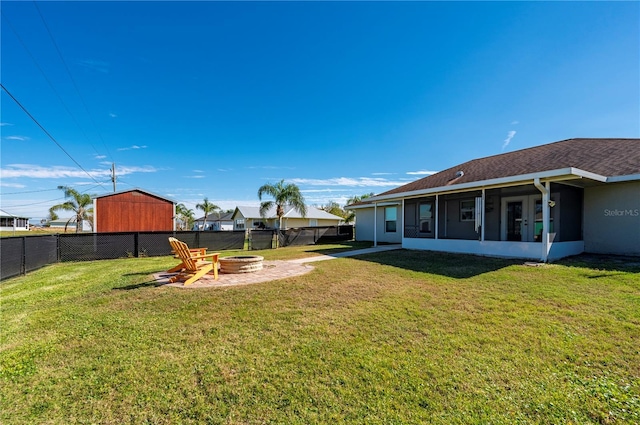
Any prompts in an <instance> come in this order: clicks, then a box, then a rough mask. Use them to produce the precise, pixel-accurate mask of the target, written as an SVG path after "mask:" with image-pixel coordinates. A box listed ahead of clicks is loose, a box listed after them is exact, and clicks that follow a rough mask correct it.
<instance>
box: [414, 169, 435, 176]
mask: <svg viewBox="0 0 640 425" xmlns="http://www.w3.org/2000/svg"><path fill="white" fill-rule="evenodd" d="M435 173H437V171H429V170H420V171H407V174H409V175H410V176H430V175H432V174H435Z"/></svg>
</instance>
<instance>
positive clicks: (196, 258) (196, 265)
mask: <svg viewBox="0 0 640 425" xmlns="http://www.w3.org/2000/svg"><path fill="white" fill-rule="evenodd" d="M169 243H170V244H171V247H172V248H173V250H174V252H175V253H176V255H177V256H178V258H180V260H182V264H183V266H184V267H183V268H182V269H181V270H180V272H179V273H178V274H177V275H175V276H173V277H172V278H171V279H169V282H171V283H173V282H177V281H181V282H184V284H185V285H190V284H192V283H193V282H195V281H197V280H198V279H200V278H201V277H202V276H204V275H205V274H207V273H209V272H210V271H213V276H214V278H215V279H216V280H218V258H219V257H220V254H219V253H217V252H214V253H211V254H201V253H198V252H193V251H190V250H189V247H188V246H187V244H186V243H184V242H182V241H179V240H178V239H176V238H169ZM206 258H210V259H211V260H210V261H206V260H205V259H206Z"/></svg>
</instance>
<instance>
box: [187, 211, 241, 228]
mask: <svg viewBox="0 0 640 425" xmlns="http://www.w3.org/2000/svg"><path fill="white" fill-rule="evenodd" d="M232 216H233V213H224V214H220V216H219V217H218V213H211V214H209V215H208V216H207V222H206V223H205V222H204V216H202V217H200V218H198V219H197V220H195V221H194V222H193V230H233V219H232V218H231V217H232Z"/></svg>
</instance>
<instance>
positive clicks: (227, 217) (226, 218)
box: [195, 212, 233, 221]
mask: <svg viewBox="0 0 640 425" xmlns="http://www.w3.org/2000/svg"><path fill="white" fill-rule="evenodd" d="M232 217H233V213H232V212H230V213H224V214H220V218H218V213H211V214H209V215H208V216H207V221H218V220H220V221H231V219H232ZM195 221H204V216H202V217H200V218H196V219H195Z"/></svg>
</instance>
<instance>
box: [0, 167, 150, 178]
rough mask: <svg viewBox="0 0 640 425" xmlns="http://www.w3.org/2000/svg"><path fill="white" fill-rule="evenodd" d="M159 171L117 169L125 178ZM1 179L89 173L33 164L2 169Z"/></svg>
mask: <svg viewBox="0 0 640 425" xmlns="http://www.w3.org/2000/svg"><path fill="white" fill-rule="evenodd" d="M157 171H159V170H158V169H156V168H154V167H151V166H144V167H136V166H120V167H119V168H118V169H117V174H118V176H125V175H127V174H133V173H155V172H157ZM87 172H88V173H89V174H90V175H91V176H92V177H93V178H98V177H110V176H111V170H110V169H108V168H106V169H102V170H99V169H93V170H87ZM0 177H1V178H3V179H7V178H24V177H27V178H33V179H55V178H87V177H88V176H87V173H85V172H84V171H82V170H81V169H79V168H73V167H65V166H53V167H42V166H40V165H33V164H10V165H7V166H6V167H3V168H0Z"/></svg>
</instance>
